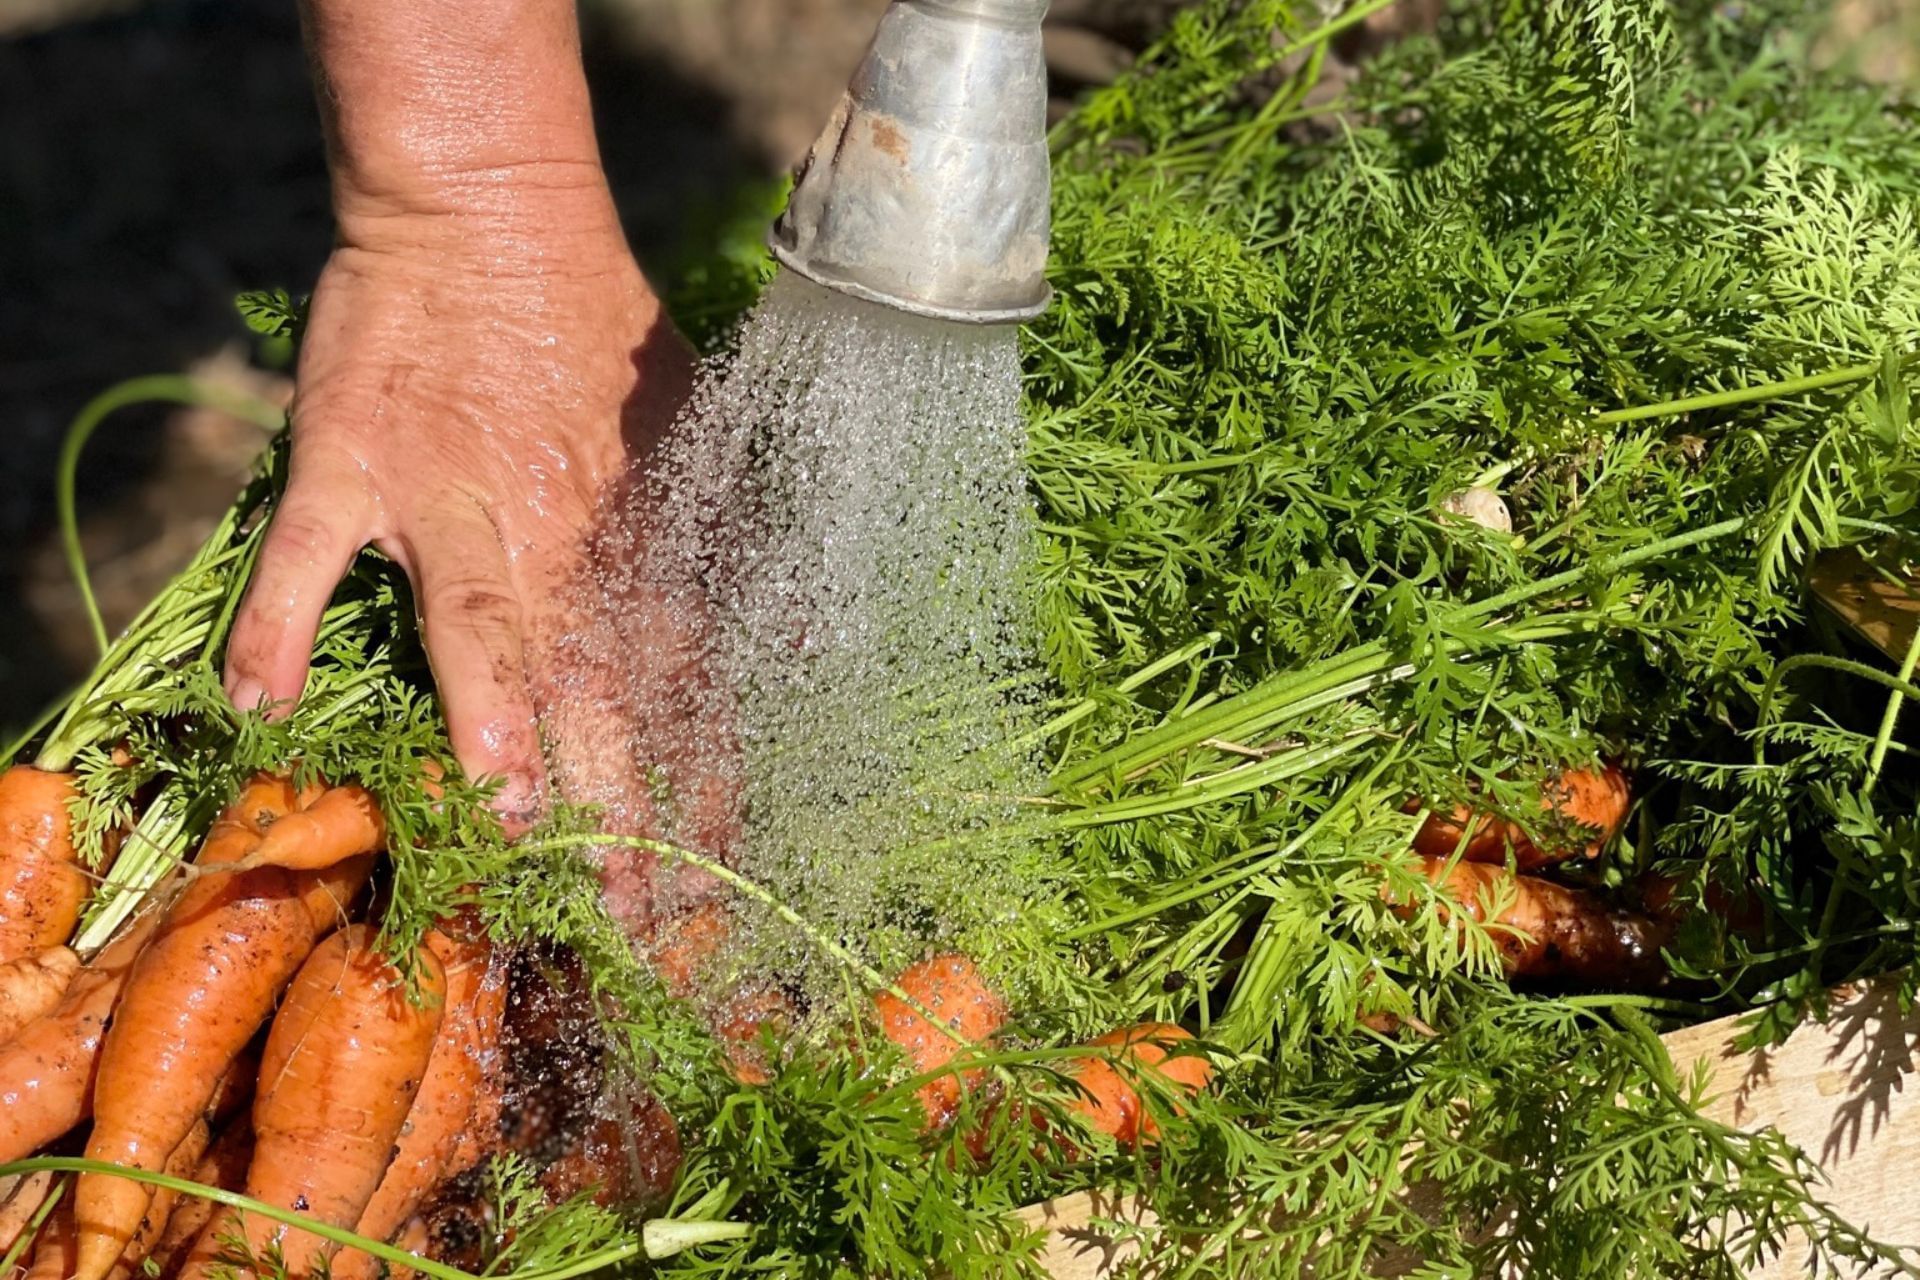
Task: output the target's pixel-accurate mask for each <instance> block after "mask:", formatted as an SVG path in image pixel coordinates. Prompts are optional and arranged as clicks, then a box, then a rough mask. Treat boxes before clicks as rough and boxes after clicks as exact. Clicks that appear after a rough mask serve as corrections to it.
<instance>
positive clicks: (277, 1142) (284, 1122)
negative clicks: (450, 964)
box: [82, 925, 446, 1276]
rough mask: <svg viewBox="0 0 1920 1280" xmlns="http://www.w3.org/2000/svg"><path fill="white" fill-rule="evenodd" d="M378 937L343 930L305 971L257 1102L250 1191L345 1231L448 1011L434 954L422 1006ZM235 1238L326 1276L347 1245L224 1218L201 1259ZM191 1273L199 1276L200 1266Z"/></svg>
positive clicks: (263, 1067)
mask: <svg viewBox="0 0 1920 1280" xmlns="http://www.w3.org/2000/svg"><path fill="white" fill-rule="evenodd" d="M374 937H375V935H374V930H373V929H372V927H371V926H368V925H353V926H351V927H349V928H346V929H342V930H341V931H340V932H339V933H336V934H334V935H333V936H332V937H330V938H328V939H327V940H326V941H325V942H323V943H321V944H320V945H319V946H318V947H316V948H315V949H314V952H313V954H312V955H311V956H310V957H309V958H308V959H307V962H306V963H305V964H304V965H302V966H301V968H300V973H299V975H298V977H296V978H295V979H294V982H293V985H292V986H291V987H290V988H289V989H288V991H287V998H286V1001H285V1003H284V1004H283V1005H282V1006H281V1008H280V1012H279V1014H278V1015H276V1016H275V1018H274V1020H273V1028H272V1030H270V1031H269V1032H268V1033H267V1047H266V1050H265V1052H264V1053H263V1054H262V1055H261V1061H260V1086H259V1092H258V1094H257V1095H256V1096H255V1098H254V1103H253V1134H254V1150H253V1163H252V1164H251V1165H249V1166H248V1168H247V1195H249V1196H250V1197H252V1198H253V1199H255V1200H260V1201H263V1202H265V1203H267V1204H272V1205H278V1206H280V1207H283V1208H287V1209H295V1210H299V1211H301V1212H303V1213H307V1214H309V1215H310V1216H312V1217H313V1218H314V1219H315V1220H316V1221H319V1222H324V1223H328V1224H330V1225H333V1226H340V1227H345V1226H351V1225H352V1224H353V1223H355V1222H357V1221H358V1220H359V1218H360V1215H361V1213H362V1211H364V1210H365V1209H366V1207H367V1204H368V1202H369V1201H370V1200H371V1199H372V1198H373V1193H374V1191H375V1189H376V1188H378V1186H379V1185H380V1180H381V1176H382V1175H383V1174H384V1173H385V1172H386V1169H387V1165H388V1161H389V1160H390V1159H391V1157H392V1154H393V1149H394V1143H395V1140H396V1139H397V1138H398V1137H399V1136H400V1130H401V1127H402V1126H403V1125H404V1124H405V1122H406V1118H407V1112H408V1110H409V1108H411V1106H412V1105H413V1099H414V1095H415V1093H416V1092H417V1091H418V1089H419V1087H420V1081H421V1079H422V1077H423V1076H424V1074H425V1072H426V1069H427V1064H428V1062H429V1059H430V1057H431V1054H432V1051H433V1044H434V1039H435V1037H436V1035H437V1033H438V1031H439V1029H440V1023H441V1018H442V1010H443V1006H444V1003H445V994H446V977H445V971H444V969H443V968H442V966H441V963H440V961H439V960H438V959H437V958H436V957H435V956H434V954H433V953H432V952H431V951H429V950H427V949H425V948H422V949H421V950H420V952H419V953H418V954H417V955H416V956H415V957H414V960H415V965H416V973H417V978H418V985H419V988H420V995H421V997H422V999H420V1000H418V1001H416V1000H413V999H410V998H409V993H408V990H407V984H406V981H405V980H404V979H403V978H402V977H401V975H400V973H399V971H398V970H397V969H395V968H394V966H393V965H391V964H389V963H388V962H387V960H386V959H385V957H383V956H381V955H380V954H379V953H378V952H377V951H376V950H375V949H374ZM82 1221H83V1222H84V1221H85V1219H84V1217H83V1219H82ZM226 1234H233V1235H237V1236H240V1237H242V1238H243V1239H245V1241H246V1243H247V1246H248V1250H249V1252H250V1253H251V1254H252V1255H253V1256H255V1257H262V1256H265V1255H266V1253H267V1251H268V1250H269V1249H270V1248H272V1247H274V1246H275V1245H277V1246H278V1247H279V1249H280V1251H281V1254H282V1256H283V1258H284V1260H285V1265H286V1271H287V1274H288V1275H290V1276H301V1275H307V1274H309V1273H311V1272H313V1271H315V1270H316V1269H318V1268H319V1267H321V1266H323V1265H324V1264H325V1263H326V1260H327V1259H329V1258H331V1257H332V1255H333V1252H334V1250H335V1249H337V1248H338V1247H339V1246H337V1245H335V1244H333V1243H332V1242H331V1241H327V1240H323V1239H321V1238H320V1237H318V1236H315V1235H313V1234H311V1233H309V1232H303V1231H299V1230H298V1229H289V1228H288V1227H286V1226H285V1225H283V1224H281V1223H277V1222H271V1221H267V1220H263V1219H244V1220H243V1219H241V1218H240V1217H239V1216H238V1215H233V1214H227V1213H222V1214H218V1215H216V1216H215V1218H214V1220H213V1222H212V1223H210V1224H209V1225H208V1226H207V1227H206V1229H205V1230H204V1231H203V1232H202V1241H203V1244H202V1245H201V1246H196V1249H195V1252H196V1253H201V1252H204V1251H205V1246H206V1244H212V1243H217V1241H218V1239H219V1237H220V1236H222V1235H226ZM185 1274H188V1275H195V1274H199V1272H198V1271H197V1270H196V1268H194V1267H193V1266H192V1265H189V1266H188V1268H187V1270H186V1272H185Z"/></svg>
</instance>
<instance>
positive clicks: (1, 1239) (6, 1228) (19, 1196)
mask: <svg viewBox="0 0 1920 1280" xmlns="http://www.w3.org/2000/svg"><path fill="white" fill-rule="evenodd" d="M8 1181H10V1182H11V1183H12V1184H13V1185H11V1186H9V1187H8V1188H7V1189H6V1198H5V1199H4V1200H0V1255H4V1254H6V1253H7V1252H8V1251H9V1250H11V1249H12V1248H13V1246H14V1245H15V1244H16V1243H18V1242H19V1240H20V1233H21V1232H23V1231H25V1230H26V1229H27V1228H28V1227H29V1226H30V1225H32V1223H33V1215H34V1214H36V1213H38V1212H40V1206H41V1205H43V1204H45V1203H46V1202H47V1195H48V1193H50V1192H51V1191H52V1190H53V1171H52V1170H50V1169H36V1170H34V1171H33V1172H32V1173H28V1174H22V1175H18V1176H16V1177H14V1178H11V1179H9V1180H8Z"/></svg>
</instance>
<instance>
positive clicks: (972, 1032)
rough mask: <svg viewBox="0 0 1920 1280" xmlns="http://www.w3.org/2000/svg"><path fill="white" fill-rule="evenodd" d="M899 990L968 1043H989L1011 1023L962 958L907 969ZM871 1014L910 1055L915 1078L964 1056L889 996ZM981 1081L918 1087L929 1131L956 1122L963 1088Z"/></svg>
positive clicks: (970, 1075) (951, 1077) (970, 1078)
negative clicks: (954, 1119) (988, 1040)
mask: <svg viewBox="0 0 1920 1280" xmlns="http://www.w3.org/2000/svg"><path fill="white" fill-rule="evenodd" d="M895 985H896V986H898V987H899V988H900V990H902V991H903V992H905V993H906V994H907V995H909V996H911V997H913V999H914V1000H916V1001H918V1002H919V1003H920V1004H921V1005H923V1006H925V1008H926V1009H927V1011H928V1012H930V1013H932V1014H933V1015H934V1016H935V1017H937V1018H939V1019H940V1020H941V1021H942V1022H944V1023H945V1024H946V1026H947V1027H948V1028H949V1029H950V1030H952V1031H954V1032H956V1033H957V1034H958V1035H959V1037H960V1038H961V1040H964V1041H968V1042H972V1043H975V1044H978V1043H980V1042H982V1041H985V1040H987V1039H988V1038H990V1037H991V1036H992V1035H993V1034H994V1033H995V1032H996V1031H998V1030H999V1029H1000V1028H1001V1027H1002V1026H1003V1025H1005V1023H1006V1020H1007V1005H1006V1001H1004V1000H1002V999H1001V998H1000V995H999V993H998V992H996V991H994V990H993V989H992V988H990V987H988V986H987V984H986V983H985V981H983V980H982V979H981V977H980V972H979V970H978V969H976V968H975V967H974V963H973V961H971V960H969V959H968V958H967V957H965V956H963V955H958V954H947V955H938V956H933V957H931V958H930V959H926V960H921V961H919V962H917V963H915V964H912V965H909V966H907V969H906V971H905V972H904V973H902V974H901V975H900V979H899V981H898V982H897V983H896V984H895ZM873 1011H874V1014H875V1017H876V1020H877V1022H878V1025H879V1027H880V1031H881V1034H883V1035H885V1036H886V1038H887V1039H888V1040H890V1041H892V1042H893V1043H894V1044H895V1045H898V1046H899V1047H900V1049H901V1050H902V1051H903V1052H904V1053H905V1054H906V1056H907V1062H908V1064H909V1065H910V1067H911V1068H912V1070H913V1073H914V1074H915V1075H921V1074H924V1073H926V1072H930V1071H938V1070H939V1069H940V1068H941V1067H944V1066H946V1065H947V1064H948V1063H949V1062H951V1061H953V1059H954V1058H955V1057H957V1056H958V1055H959V1053H960V1052H961V1049H962V1047H963V1046H962V1044H961V1043H960V1042H958V1041H956V1040H955V1039H954V1037H953V1036H950V1035H948V1034H947V1033H946V1032H944V1031H942V1030H941V1029H940V1028H939V1027H937V1026H935V1025H934V1024H933V1023H931V1022H929V1021H927V1019H926V1018H924V1017H922V1016H921V1015H920V1014H919V1012H917V1011H916V1010H915V1009H914V1007H913V1006H912V1005H911V1004H909V1003H907V1002H906V1001H904V1000H902V999H900V997H898V996H896V995H894V994H893V993H892V992H891V991H882V992H880V993H878V994H877V995H875V996H874V997H873ZM979 1076H980V1073H979V1072H977V1071H969V1072H964V1073H958V1074H948V1075H943V1076H940V1077H939V1078H937V1079H935V1080H932V1081H930V1082H929V1083H927V1084H925V1085H922V1086H921V1087H920V1089H919V1090H918V1091H917V1092H916V1095H915V1096H917V1097H918V1098H919V1099H920V1105H921V1107H922V1108H923V1109H924V1110H925V1111H926V1115H927V1125H928V1127H929V1128H936V1129H937V1128H939V1127H940V1126H942V1125H944V1124H946V1123H947V1122H948V1121H949V1120H951V1119H952V1118H953V1113H954V1111H955V1110H957V1109H958V1108H959V1105H960V1093H961V1090H962V1088H963V1087H971V1086H972V1085H973V1084H974V1083H975V1082H977V1080H978V1079H979Z"/></svg>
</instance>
